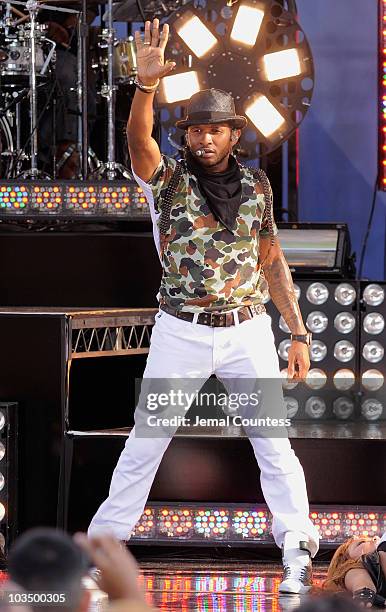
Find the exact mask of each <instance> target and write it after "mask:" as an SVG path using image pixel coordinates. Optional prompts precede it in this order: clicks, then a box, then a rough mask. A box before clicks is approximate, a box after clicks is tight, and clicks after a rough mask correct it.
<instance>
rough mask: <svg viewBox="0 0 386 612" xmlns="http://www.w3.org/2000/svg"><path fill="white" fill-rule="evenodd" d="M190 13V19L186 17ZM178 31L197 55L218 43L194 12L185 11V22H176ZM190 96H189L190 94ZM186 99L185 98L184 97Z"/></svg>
mask: <svg viewBox="0 0 386 612" xmlns="http://www.w3.org/2000/svg"><path fill="white" fill-rule="evenodd" d="M187 15H188V19H186V17H187ZM176 32H177V34H178V35H179V36H180V37H181V38H182V40H183V41H184V43H185V44H186V45H187V46H188V47H189V49H190V50H191V51H193V53H194V54H195V55H196V57H198V58H201V57H203V56H204V55H206V54H207V53H209V51H211V49H213V47H214V46H215V45H216V44H217V38H216V37H215V36H213V34H212V32H211V31H210V30H208V28H207V27H206V26H205V25H204V24H203V22H202V21H201V19H200V18H199V17H197V15H193V13H190V12H188V13H185V15H184V19H183V22H182V23H181V24H178V22H177V23H176ZM188 97H189V96H188ZM183 99H185V98H183Z"/></svg>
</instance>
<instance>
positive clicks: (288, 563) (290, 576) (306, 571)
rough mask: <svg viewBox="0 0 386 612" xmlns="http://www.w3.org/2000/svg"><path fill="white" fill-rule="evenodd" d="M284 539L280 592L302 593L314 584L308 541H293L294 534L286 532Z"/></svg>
mask: <svg viewBox="0 0 386 612" xmlns="http://www.w3.org/2000/svg"><path fill="white" fill-rule="evenodd" d="M286 535H288V538H286V539H285V541H284V550H283V566H284V573H283V579H282V582H281V583H280V585H279V593H289V594H295V595H302V594H304V593H307V591H309V590H310V588H311V586H312V563H311V553H310V551H309V549H308V542H304V541H299V540H298V541H297V542H296V543H295V542H294V541H293V537H291V536H292V534H286Z"/></svg>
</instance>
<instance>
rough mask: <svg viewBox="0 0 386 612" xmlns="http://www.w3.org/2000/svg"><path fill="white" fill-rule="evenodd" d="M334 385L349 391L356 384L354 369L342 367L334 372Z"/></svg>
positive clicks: (341, 389)
mask: <svg viewBox="0 0 386 612" xmlns="http://www.w3.org/2000/svg"><path fill="white" fill-rule="evenodd" d="M333 381H334V386H335V387H336V389H339V390H340V391H348V390H349V389H351V387H353V386H354V384H355V374H354V372H353V371H352V370H348V369H346V368H342V369H341V370H338V371H337V372H335V374H334V378H333Z"/></svg>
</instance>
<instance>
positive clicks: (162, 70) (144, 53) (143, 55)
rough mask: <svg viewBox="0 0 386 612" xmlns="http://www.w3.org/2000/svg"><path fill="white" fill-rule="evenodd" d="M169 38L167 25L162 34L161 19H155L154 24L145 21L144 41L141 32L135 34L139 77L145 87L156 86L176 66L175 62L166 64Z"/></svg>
mask: <svg viewBox="0 0 386 612" xmlns="http://www.w3.org/2000/svg"><path fill="white" fill-rule="evenodd" d="M168 36H169V26H168V24H167V23H165V24H164V26H163V28H162V32H161V34H160V32H159V19H153V23H150V21H145V36H144V40H142V38H141V34H140V32H138V31H137V32H135V44H136V46H137V71H138V72H137V77H138V80H139V81H140V82H141V83H143V84H144V85H154V84H155V83H156V81H157V79H161V78H162V77H164V76H165V75H167V74H168V73H169V72H171V71H172V70H173V68H174V66H175V65H176V64H175V62H166V64H165V60H164V53H165V47H166V44H167V42H168Z"/></svg>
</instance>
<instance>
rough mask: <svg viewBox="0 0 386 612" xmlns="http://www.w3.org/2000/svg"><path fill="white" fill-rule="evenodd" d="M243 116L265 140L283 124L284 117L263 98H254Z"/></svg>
mask: <svg viewBox="0 0 386 612" xmlns="http://www.w3.org/2000/svg"><path fill="white" fill-rule="evenodd" d="M245 114H246V115H247V116H248V117H249V119H250V120H251V121H252V123H253V125H254V126H255V127H256V128H257V129H258V130H259V132H261V133H262V134H263V136H265V138H269V137H270V136H272V134H274V132H276V131H277V130H278V129H279V128H281V127H282V126H283V125H284V124H285V119H284V117H283V116H282V115H281V114H280V113H279V111H278V110H276V108H275V107H274V106H273V104H271V102H270V101H269V100H268V98H266V97H265V96H258V97H257V98H255V100H254V101H253V102H252V104H250V105H249V106H247V107H246V109H245Z"/></svg>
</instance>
